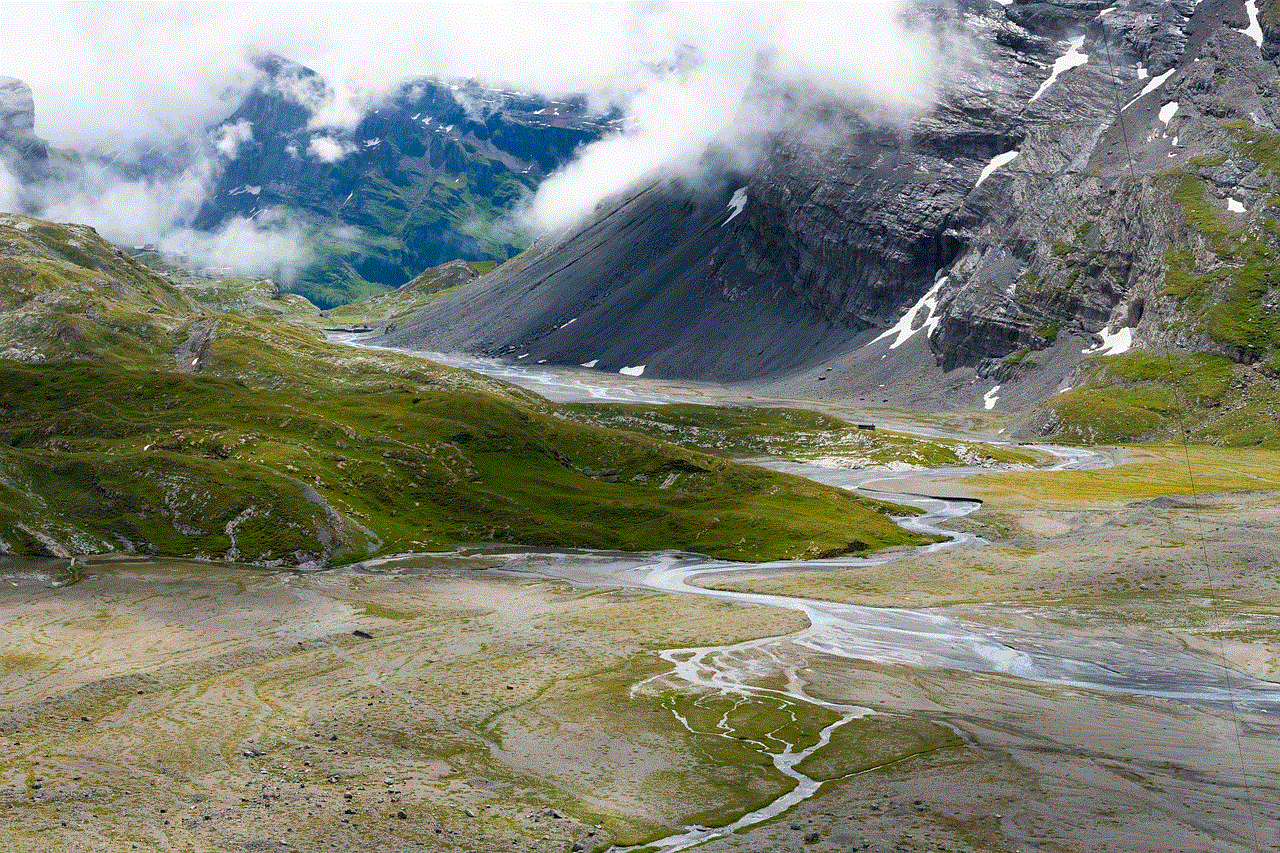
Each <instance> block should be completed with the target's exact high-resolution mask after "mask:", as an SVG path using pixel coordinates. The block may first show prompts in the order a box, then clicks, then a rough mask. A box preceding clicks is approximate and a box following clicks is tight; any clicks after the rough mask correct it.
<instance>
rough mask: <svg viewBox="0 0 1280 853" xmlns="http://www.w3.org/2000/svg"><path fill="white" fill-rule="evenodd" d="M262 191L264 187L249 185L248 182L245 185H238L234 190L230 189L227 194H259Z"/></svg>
mask: <svg viewBox="0 0 1280 853" xmlns="http://www.w3.org/2000/svg"><path fill="white" fill-rule="evenodd" d="M260 192H262V187H255V186H249V185H248V184H246V185H245V186H243V187H236V188H235V189H233V190H229V191H228V192H227V195H240V194H241V193H248V194H249V195H257V194H258V193H260Z"/></svg>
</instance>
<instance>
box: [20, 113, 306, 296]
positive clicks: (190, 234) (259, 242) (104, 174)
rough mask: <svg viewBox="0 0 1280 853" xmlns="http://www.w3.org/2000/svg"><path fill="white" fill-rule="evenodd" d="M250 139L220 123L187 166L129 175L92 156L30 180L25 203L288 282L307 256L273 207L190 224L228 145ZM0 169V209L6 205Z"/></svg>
mask: <svg viewBox="0 0 1280 853" xmlns="http://www.w3.org/2000/svg"><path fill="white" fill-rule="evenodd" d="M249 138H252V133H251V129H250V127H249V123H248V122H238V123H235V124H230V125H223V126H222V127H219V128H217V130H216V131H215V132H214V133H213V134H211V135H210V137H209V139H208V140H207V144H206V145H204V146H198V147H196V148H195V149H194V153H192V154H191V155H190V157H189V159H188V161H187V167H186V168H185V169H183V170H181V171H180V172H177V173H175V174H170V175H163V176H160V177H154V176H153V177H147V178H141V179H128V178H124V177H122V176H121V175H120V173H119V172H118V171H116V170H115V169H114V168H113V167H112V166H111V165H110V164H107V163H104V162H100V161H93V160H89V161H86V162H84V163H83V164H82V165H81V167H80V169H79V170H78V171H77V172H76V173H75V174H74V175H71V176H67V177H64V178H63V179H61V180H51V181H46V182H44V183H40V184H35V185H29V186H27V187H25V188H22V190H21V197H22V199H21V200H22V201H24V202H27V203H28V204H27V206H28V207H30V208H32V209H34V210H36V211H38V215H39V216H41V217H42V218H45V219H50V220H53V221H56V222H77V223H88V224H90V225H93V226H94V227H95V228H96V229H97V230H98V231H99V232H100V233H101V234H102V236H103V237H105V238H107V239H108V240H111V241H112V242H115V243H118V244H120V245H126V246H128V245H141V244H146V243H154V244H156V246H158V247H159V248H160V249H161V251H164V252H168V253H173V254H178V253H182V254H185V255H186V256H187V258H188V259H189V260H190V261H191V263H193V264H194V265H196V266H198V267H220V268H227V269H229V270H232V271H234V272H237V273H243V274H260V275H273V276H277V277H279V278H280V279H281V280H282V281H283V282H284V283H285V284H286V285H287V284H288V283H289V282H290V281H291V280H292V277H293V275H294V273H295V271H296V270H297V269H298V268H299V267H301V266H302V265H303V264H304V262H305V260H306V258H307V251H308V250H307V241H306V240H305V239H304V236H303V234H302V233H301V231H300V230H299V229H298V227H297V226H296V225H294V224H293V223H291V222H289V221H287V220H286V219H284V218H283V217H282V216H278V215H274V213H273V211H263V212H260V213H259V214H258V215H257V216H255V217H253V218H245V217H236V218H233V219H231V220H229V221H228V222H227V223H225V224H224V225H222V226H221V227H220V228H218V229H217V230H215V231H201V230H197V229H194V228H192V227H190V223H191V222H192V220H194V219H195V217H196V214H197V213H198V212H199V210H200V208H201V206H202V205H203V204H204V202H205V200H206V199H207V198H208V196H209V193H210V192H211V191H212V188H213V186H214V185H215V182H216V179H217V177H218V176H219V174H220V171H221V169H222V167H223V164H224V163H225V160H224V159H223V158H224V157H225V156H227V154H228V148H229V147H231V146H235V145H239V144H240V143H241V142H243V141H245V140H247V139H249ZM4 186H5V182H4V180H3V173H0V209H7V210H13V209H17V206H16V201H17V199H18V193H17V192H15V193H14V200H13V201H14V202H15V204H14V206H13V207H9V206H7V205H6V204H5V202H6V199H5V198H3V195H4Z"/></svg>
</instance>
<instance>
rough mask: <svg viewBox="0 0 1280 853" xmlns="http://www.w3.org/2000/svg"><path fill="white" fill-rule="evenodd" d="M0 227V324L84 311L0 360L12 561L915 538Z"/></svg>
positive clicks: (769, 555) (91, 246)
mask: <svg viewBox="0 0 1280 853" xmlns="http://www.w3.org/2000/svg"><path fill="white" fill-rule="evenodd" d="M0 226H4V228H5V230H4V231H3V232H2V233H0V237H3V238H5V240H6V241H7V242H5V243H4V244H3V245H7V246H9V247H13V251H12V252H11V254H9V255H7V256H2V259H3V260H5V261H7V262H10V263H11V264H13V265H14V268H15V269H16V272H13V273H7V274H6V276H7V277H6V278H5V279H4V280H5V281H6V282H7V283H8V284H7V285H6V286H7V288H8V292H9V293H11V294H13V297H12V302H11V305H12V307H11V309H10V311H9V312H8V313H3V312H0V324H2V323H3V322H5V321H6V320H9V319H12V318H13V317H14V316H20V315H21V314H22V313H23V312H24V311H28V310H33V309H32V301H33V297H34V296H35V295H37V294H45V295H48V294H50V293H52V294H55V295H57V296H62V295H63V294H67V293H73V294H77V295H79V296H83V299H84V300H85V301H86V304H85V306H81V307H78V308H76V309H75V310H74V312H71V313H68V315H67V321H68V323H71V324H74V325H75V326H76V329H77V332H76V336H75V338H74V340H76V341H77V342H78V343H79V348H78V349H76V350H75V352H74V354H70V353H68V352H67V351H66V350H65V349H64V348H63V347H62V346H61V345H60V344H50V345H48V346H46V347H44V348H43V349H41V348H36V349H35V350H34V351H32V352H29V353H27V354H26V355H27V358H25V359H24V360H23V361H25V362H38V363H23V361H15V360H9V361H3V360H0V540H3V541H4V543H5V546H6V547H7V548H8V549H10V550H13V551H15V552H17V553H23V554H35V553H39V554H52V555H58V556H62V555H66V554H84V553H94V552H99V551H106V550H117V551H126V552H140V553H147V554H153V555H165V556H181V557H204V558H221V559H229V560H245V561H251V562H257V563H270V564H299V563H326V562H343V561H351V560H356V559H360V558H362V557H364V556H367V555H371V554H383V553H399V552H406V551H414V550H423V549H428V548H439V547H441V546H447V545H451V544H454V543H467V542H504V543H520V544H527V545H533V546H539V547H585V548H611V549H625V550H646V551H647V550H664V549H671V548H676V549H685V550H690V551H696V552H699V553H704V554H708V555H714V556H719V557H727V558H731V559H746V560H766V559H780V558H794V557H805V556H818V555H823V554H830V553H845V552H850V551H855V552H856V551H871V550H875V549H878V548H882V547H887V546H892V545H899V544H910V543H920V542H923V541H925V538H923V537H920V536H918V535H917V534H913V533H909V532H907V531H905V530H903V529H901V528H899V527H897V525H895V524H894V523H893V522H892V521H891V520H890V519H889V518H888V517H887V516H886V515H884V514H883V513H882V512H881V510H883V509H884V508H885V507H884V505H882V504H879V503H876V502H872V501H867V500H864V499H862V498H859V497H857V496H855V495H853V494H852V493H850V492H847V491H843V490H840V489H834V488H830V487H826V486H821V485H817V484H815V483H812V482H809V481H807V480H803V479H801V478H798V477H792V476H789V475H784V474H780V473H775V472H770V471H765V470H763V469H760V468H754V467H750V466H746V465H742V464H739V463H736V462H732V461H729V460H726V459H723V458H720V457H717V456H711V455H708V454H705V453H701V452H697V451H693V450H687V449H684V448H681V447H678V446H676V445H674V444H671V443H668V442H665V441H658V440H655V439H654V438H652V437H649V436H646V435H641V434H638V433H636V432H634V431H622V430H617V429H612V428H609V427H607V426H602V425H596V424H583V423H579V422H575V421H574V420H572V419H570V418H569V417H565V416H562V412H561V411H560V410H559V409H558V408H557V407H556V406H554V405H553V404H551V403H549V402H547V401H546V400H544V399H542V398H540V397H537V396H535V395H533V394H530V393H527V392H524V391H520V390H519V389H514V388H511V387H510V386H506V385H503V384H502V383H499V382H496V381H493V380H488V379H484V378H482V377H479V376H476V375H474V374H469V373H466V372H464V371H459V370H454V369H450V368H445V367H440V366H437V365H433V364H431V363H430V362H426V361H423V360H421V359H416V358H412V357H409V356H404V355H400V354H393V353H382V352H379V351H359V352H357V351H353V350H351V349H349V348H345V347H337V346H332V345H329V344H327V343H326V342H325V341H324V340H323V339H322V337H321V336H320V334H319V332H318V331H317V330H316V329H315V328H314V327H309V326H305V325H299V324H292V323H289V322H287V320H286V319H285V318H273V319H272V320H271V321H270V322H268V321H266V320H263V319H255V318H254V317H250V316H237V315H232V314H209V313H208V311H207V309H205V310H204V311H203V312H202V311H201V309H200V308H199V307H197V306H196V305H195V303H194V302H192V301H191V300H190V299H188V298H186V297H185V295H184V294H182V293H181V292H180V291H179V290H177V289H176V288H175V287H173V286H172V285H170V284H168V283H167V282H165V281H163V280H161V279H159V278H158V277H157V276H156V275H155V274H154V273H152V272H151V271H150V270H148V269H147V268H146V267H144V266H142V265H141V264H138V263H136V262H135V261H133V260H132V259H129V258H127V257H126V256H123V254H122V253H118V252H117V251H116V250H115V249H114V248H113V247H111V246H110V245H109V244H107V243H105V242H104V241H102V240H100V239H99V238H97V236H96V235H94V234H93V233H92V231H91V230H89V229H80V230H76V229H73V228H65V227H63V226H55V225H51V224H48V223H41V222H39V221H38V220H29V219H25V218H21V217H9V218H6V219H5V220H4V222H0ZM58 258H62V259H63V260H61V261H58V260H57V259H58ZM67 259H70V260H67ZM55 261H57V263H55ZM72 262H74V263H75V264H81V263H83V264H91V265H93V266H92V267H89V266H78V265H72V266H67V265H66V264H68V263H72ZM50 264H53V265H54V266H53V267H50ZM50 269H56V270H57V273H58V274H57V275H56V276H54V275H52V273H50V272H49V270H50ZM473 272H474V270H472V269H471V268H469V267H468V268H467V270H466V275H468V276H470V275H471V274H472V273H473ZM104 275H105V276H110V277H111V278H110V280H106V281H104V280H103V276H104ZM32 282H39V286H38V287H37V286H36V284H33V283H32ZM117 302H118V303H119V304H120V305H121V310H122V312H124V313H123V316H125V317H126V318H127V322H124V323H123V326H124V327H127V326H129V325H130V324H131V323H132V322H133V321H134V319H135V318H136V319H137V320H138V323H137V328H135V329H133V330H132V332H131V333H130V335H129V336H127V346H126V345H125V344H121V343H119V341H118V340H117V337H119V336H121V335H125V333H124V332H123V331H121V330H120V329H117V327H115V326H112V325H110V324H106V323H103V322H101V320H100V319H95V318H100V317H101V316H103V315H104V314H105V313H106V308H105V307H103V306H109V305H113V304H117ZM55 303H56V300H54V299H49V298H45V299H42V300H40V304H41V305H49V304H55ZM100 309H101V310H100ZM153 309H154V310H153ZM39 316H41V317H42V318H44V319H48V315H47V313H45V314H40V315H39ZM122 328H123V327H122ZM138 330H142V331H141V332H139V331H138ZM69 356H70V357H73V358H75V359H76V360H66V359H68V357H69ZM174 368H176V369H174Z"/></svg>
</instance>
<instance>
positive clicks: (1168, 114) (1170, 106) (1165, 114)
mask: <svg viewBox="0 0 1280 853" xmlns="http://www.w3.org/2000/svg"><path fill="white" fill-rule="evenodd" d="M1177 111H1178V102H1177V101H1170V102H1169V103H1167V104H1165V105H1164V106H1163V107H1161V108H1160V121H1162V122H1164V126H1165V127H1168V126H1169V119H1171V118H1173V114H1174V113H1176V112H1177Z"/></svg>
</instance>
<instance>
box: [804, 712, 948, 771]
mask: <svg viewBox="0 0 1280 853" xmlns="http://www.w3.org/2000/svg"><path fill="white" fill-rule="evenodd" d="M959 746H964V741H963V740H961V738H960V737H959V736H958V735H957V734H956V733H955V732H953V731H952V730H951V729H948V728H946V727H945V726H940V725H938V724H937V723H931V722H928V721H927V720H917V719H914V718H912V717H892V716H882V715H880V714H870V715H868V716H865V717H859V718H857V719H854V720H850V721H849V722H847V723H845V724H843V725H841V726H839V727H837V728H836V729H835V730H834V731H833V732H832V733H831V741H830V742H829V743H828V744H827V745H826V746H824V747H823V748H822V749H820V750H818V751H817V752H815V753H813V755H810V756H809V757H808V758H806V759H805V760H804V761H802V762H800V763H799V764H798V765H796V769H797V770H799V771H800V772H801V773H804V774H805V775H807V776H809V777H810V778H813V779H817V780H819V781H824V782H825V781H828V780H830V779H839V778H841V777H844V776H850V775H852V774H854V773H864V772H866V771H868V770H874V769H875V768H877V767H884V766H886V765H889V764H893V763H895V762H898V761H902V760H904V759H907V758H912V757H915V756H918V755H927V754H929V753H933V752H938V751H939V750H943V749H953V748H955V747H959Z"/></svg>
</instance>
